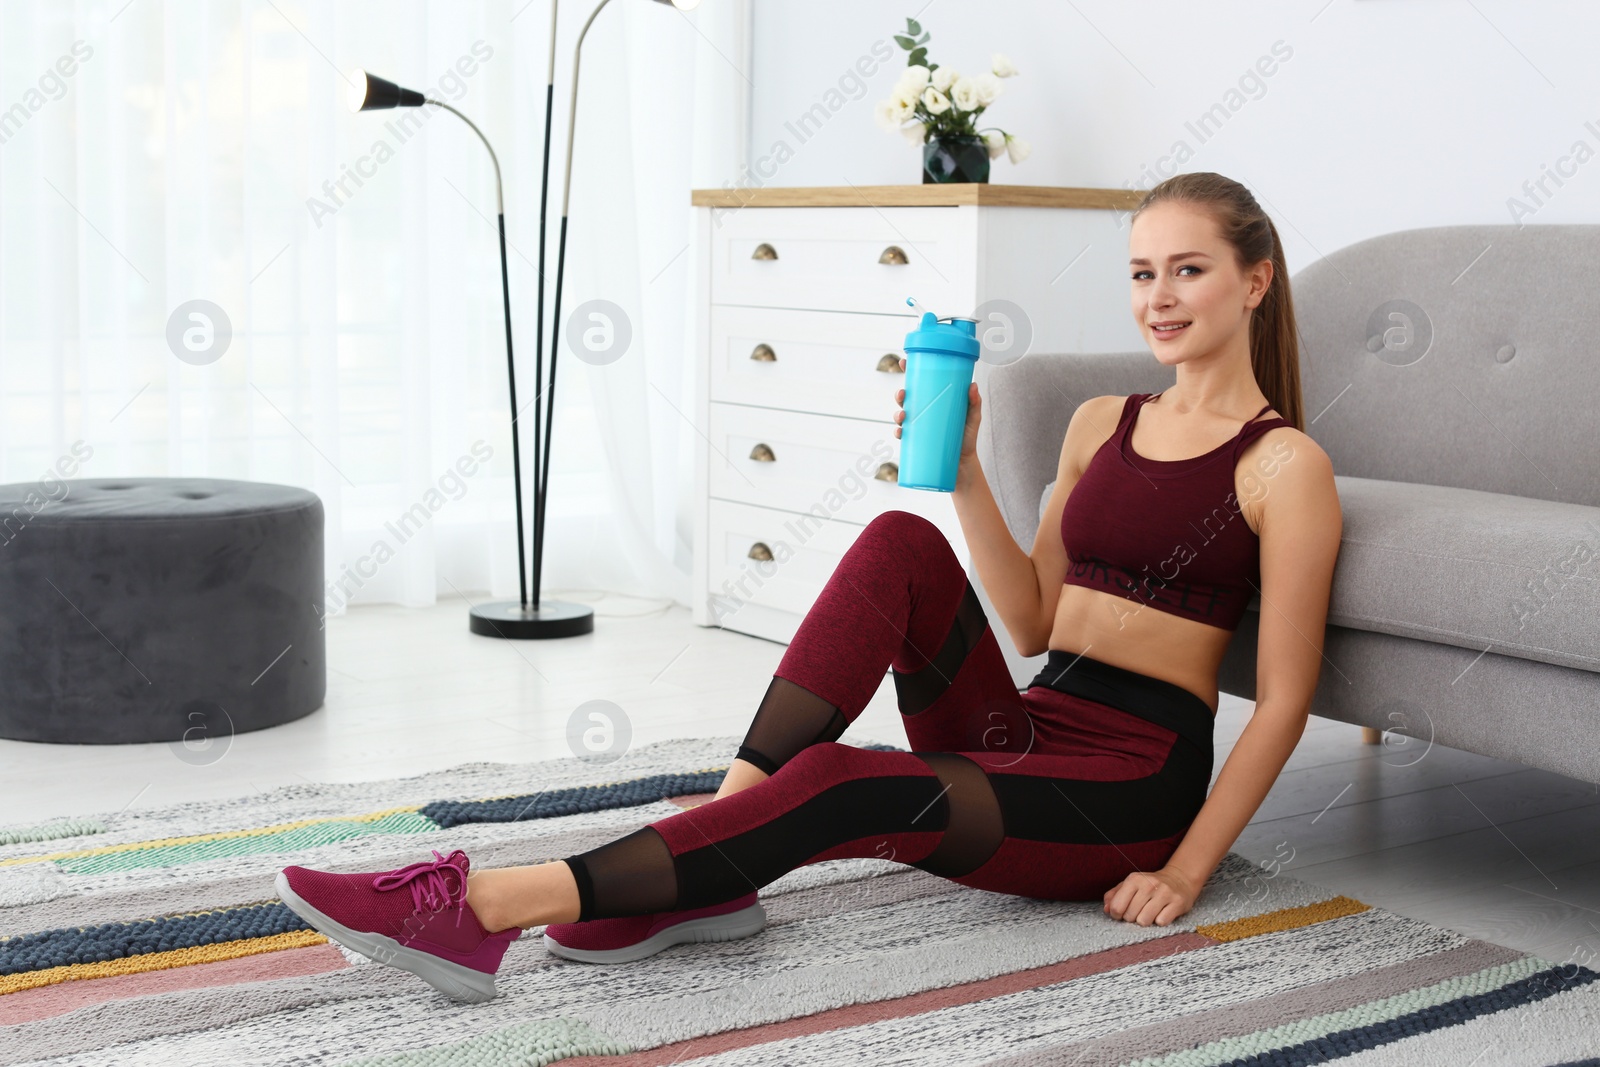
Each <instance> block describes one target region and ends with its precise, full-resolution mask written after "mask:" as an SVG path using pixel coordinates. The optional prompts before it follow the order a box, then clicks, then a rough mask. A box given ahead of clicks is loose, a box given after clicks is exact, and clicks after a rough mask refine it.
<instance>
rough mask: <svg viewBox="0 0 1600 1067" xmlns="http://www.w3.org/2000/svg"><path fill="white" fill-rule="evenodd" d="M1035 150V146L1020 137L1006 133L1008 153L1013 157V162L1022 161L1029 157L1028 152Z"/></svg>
mask: <svg viewBox="0 0 1600 1067" xmlns="http://www.w3.org/2000/svg"><path fill="white" fill-rule="evenodd" d="M1032 151H1033V146H1032V145H1030V144H1029V143H1028V142H1027V141H1024V140H1023V139H1022V138H1020V137H1012V136H1011V135H1010V134H1007V135H1006V155H1007V156H1009V157H1011V162H1013V163H1021V162H1022V161H1023V160H1024V159H1027V158H1028V153H1029V152H1032Z"/></svg>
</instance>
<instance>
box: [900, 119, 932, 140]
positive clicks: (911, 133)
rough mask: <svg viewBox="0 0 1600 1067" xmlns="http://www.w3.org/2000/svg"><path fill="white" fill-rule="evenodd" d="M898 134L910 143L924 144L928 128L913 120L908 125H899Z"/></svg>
mask: <svg viewBox="0 0 1600 1067" xmlns="http://www.w3.org/2000/svg"><path fill="white" fill-rule="evenodd" d="M900 135H901V136H902V137H904V138H905V139H906V140H908V141H910V142H911V143H912V144H925V143H926V142H927V140H928V128H927V127H926V126H924V125H923V124H922V123H920V122H913V123H912V124H911V125H909V126H902V127H900Z"/></svg>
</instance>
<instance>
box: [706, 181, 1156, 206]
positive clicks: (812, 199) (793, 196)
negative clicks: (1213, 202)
mask: <svg viewBox="0 0 1600 1067" xmlns="http://www.w3.org/2000/svg"><path fill="white" fill-rule="evenodd" d="M1142 199H1144V190H1140V189H1091V188H1081V187H1076V186H1058V185H994V184H990V183H989V182H949V183H942V184H928V185H795V186H767V187H761V188H754V189H738V188H733V189H694V190H691V197H690V201H691V203H692V204H693V205H694V206H695V207H956V206H958V205H961V204H978V205H980V206H993V207H1068V208H1088V209H1097V208H1098V209H1106V210H1112V211H1116V210H1132V209H1133V208H1135V207H1137V206H1138V205H1139V201H1140V200H1142Z"/></svg>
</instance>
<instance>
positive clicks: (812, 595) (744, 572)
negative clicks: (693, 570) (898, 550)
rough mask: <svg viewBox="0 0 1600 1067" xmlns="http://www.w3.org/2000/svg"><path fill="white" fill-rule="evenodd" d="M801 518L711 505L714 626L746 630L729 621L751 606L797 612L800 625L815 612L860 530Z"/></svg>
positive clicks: (729, 504) (739, 506)
mask: <svg viewBox="0 0 1600 1067" xmlns="http://www.w3.org/2000/svg"><path fill="white" fill-rule="evenodd" d="M796 518H797V517H796V516H794V515H791V514H789V513H787V512H782V511H774V510H772V509H771V508H758V507H752V506H750V505H748V504H736V503H733V502H731V501H727V500H711V501H709V502H708V515H707V524H706V528H707V533H708V544H707V549H708V552H707V556H708V559H707V577H708V579H709V586H708V588H707V590H706V592H707V595H708V598H709V600H708V604H709V610H710V615H711V621H712V622H713V623H714V624H717V625H728V626H729V627H730V628H732V629H736V630H737V629H742V627H740V626H738V625H737V624H736V623H734V622H732V621H730V616H734V615H736V614H737V613H738V612H739V610H740V609H741V608H744V607H746V606H750V605H753V606H755V607H758V608H765V609H770V610H775V611H785V612H793V613H794V614H795V616H796V620H795V621H796V622H798V621H799V618H800V617H803V616H804V615H805V613H806V612H807V611H810V610H811V605H812V604H813V603H815V602H816V599H817V595H818V594H819V593H821V592H822V587H823V586H824V585H826V584H827V582H828V579H829V578H830V577H832V575H833V572H834V569H835V568H837V567H838V566H839V561H840V560H841V559H843V558H844V554H845V552H846V551H847V550H848V549H849V548H850V546H851V545H852V544H854V543H855V540H856V538H857V537H859V536H860V535H861V527H859V526H855V525H852V524H850V523H844V522H834V521H832V520H828V519H823V520H819V521H815V522H807V523H805V524H803V525H797V524H796V523H795V519H796ZM751 553H754V555H752V554H751Z"/></svg>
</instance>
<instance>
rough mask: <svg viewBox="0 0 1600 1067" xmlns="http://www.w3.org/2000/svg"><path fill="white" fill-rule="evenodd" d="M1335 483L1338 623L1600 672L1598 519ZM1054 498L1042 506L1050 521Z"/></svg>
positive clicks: (1540, 504)
mask: <svg viewBox="0 0 1600 1067" xmlns="http://www.w3.org/2000/svg"><path fill="white" fill-rule="evenodd" d="M1334 483H1335V485H1336V486H1337V487H1338V491H1339V505H1340V510H1341V511H1342V513H1343V515H1344V534H1343V537H1342V538H1341V543H1340V546H1339V560H1338V563H1337V564H1336V565H1335V567H1334V573H1333V589H1332V596H1331V599H1330V603H1329V605H1328V621H1329V623H1331V624H1333V625H1336V626H1344V627H1349V628H1351V629H1357V630H1370V631H1373V632H1375V633H1386V634H1395V635H1397V636H1401V637H1413V638H1417V639H1419V640H1424V641H1435V642H1438V643H1440V644H1447V645H1456V646H1459V647H1461V648H1471V649H1476V650H1478V651H1480V652H1481V651H1489V652H1495V653H1498V654H1500V655H1505V656H1519V657H1521V658H1523V659H1530V660H1537V661H1539V662H1543V663H1552V664H1557V665H1560V666H1564V667H1576V668H1579V669H1582V670H1589V671H1600V508H1593V507H1587V506H1585V505H1582V504H1566V503H1560V502H1556V501H1549V500H1538V499H1534V498H1531V497H1521V496H1510V495H1507V494H1504V493H1486V492H1481V491H1479V490H1476V489H1457V488H1454V487H1450V486H1438V485H1419V484H1413V483H1410V482H1391V481H1384V480H1380V479H1375V478H1356V477H1351V476H1348V475H1336V476H1335V477H1334ZM1054 488H1055V483H1054V482H1051V483H1050V484H1049V485H1047V486H1045V489H1044V493H1043V495H1042V496H1041V497H1040V498H1039V513H1040V515H1041V516H1042V515H1043V513H1044V509H1045V506H1046V504H1048V503H1049V500H1050V491H1051V490H1052V489H1054ZM1259 604H1260V598H1259V596H1258V597H1256V598H1254V599H1253V600H1252V601H1251V609H1252V610H1258V609H1259Z"/></svg>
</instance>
